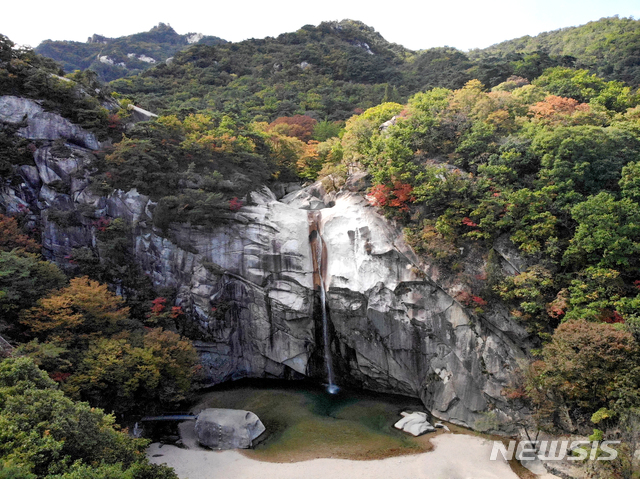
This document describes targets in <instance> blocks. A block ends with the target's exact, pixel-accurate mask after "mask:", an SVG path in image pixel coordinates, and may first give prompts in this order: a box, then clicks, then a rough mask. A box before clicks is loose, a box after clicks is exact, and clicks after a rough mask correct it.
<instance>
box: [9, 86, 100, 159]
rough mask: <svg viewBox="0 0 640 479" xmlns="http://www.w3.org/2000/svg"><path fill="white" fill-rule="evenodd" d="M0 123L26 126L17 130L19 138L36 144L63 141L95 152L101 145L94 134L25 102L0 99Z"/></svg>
mask: <svg viewBox="0 0 640 479" xmlns="http://www.w3.org/2000/svg"><path fill="white" fill-rule="evenodd" d="M0 121H2V122H4V123H9V124H14V125H19V124H20V123H22V122H26V126H24V127H23V128H20V130H18V135H20V136H22V137H24V138H29V139H38V140H59V139H65V140H68V141H70V142H72V143H74V144H76V145H79V146H82V147H85V148H89V149H92V150H97V149H99V148H100V142H98V140H97V138H96V137H95V135H94V134H93V133H89V132H88V131H85V130H83V129H82V128H80V127H79V126H77V125H74V124H73V123H71V122H70V121H69V120H67V119H66V118H63V117H61V116H60V115H58V114H56V113H51V112H48V111H45V110H44V108H42V106H41V105H40V104H39V103H38V102H36V101H34V100H29V99H27V98H20V97H16V96H9V95H7V96H0Z"/></svg>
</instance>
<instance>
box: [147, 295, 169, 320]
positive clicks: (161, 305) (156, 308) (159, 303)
mask: <svg viewBox="0 0 640 479" xmlns="http://www.w3.org/2000/svg"><path fill="white" fill-rule="evenodd" d="M151 303H152V304H153V306H151V313H152V314H156V315H157V314H160V313H162V312H163V311H164V309H165V308H166V303H167V299H166V298H163V297H162V296H160V297H158V298H156V299H154V300H153V301H151Z"/></svg>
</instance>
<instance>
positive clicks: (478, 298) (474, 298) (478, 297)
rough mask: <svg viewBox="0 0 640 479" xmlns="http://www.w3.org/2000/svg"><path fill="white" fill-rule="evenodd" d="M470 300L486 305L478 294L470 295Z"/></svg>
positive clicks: (479, 304)
mask: <svg viewBox="0 0 640 479" xmlns="http://www.w3.org/2000/svg"><path fill="white" fill-rule="evenodd" d="M471 300H472V301H473V302H474V303H476V304H477V305H478V306H486V305H487V302H486V301H485V300H484V299H482V298H481V297H480V296H472V297H471Z"/></svg>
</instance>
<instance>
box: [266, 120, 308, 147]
mask: <svg viewBox="0 0 640 479" xmlns="http://www.w3.org/2000/svg"><path fill="white" fill-rule="evenodd" d="M317 123H318V122H317V121H316V120H314V119H313V118H311V117H310V116H306V115H294V116H281V117H280V118H276V119H275V120H274V121H272V122H271V123H269V131H271V130H276V131H277V132H278V133H280V134H283V135H287V136H293V137H295V138H298V139H299V140H302V141H304V142H307V141H309V140H310V139H311V137H312V136H313V129H314V127H315V126H316V124H317Z"/></svg>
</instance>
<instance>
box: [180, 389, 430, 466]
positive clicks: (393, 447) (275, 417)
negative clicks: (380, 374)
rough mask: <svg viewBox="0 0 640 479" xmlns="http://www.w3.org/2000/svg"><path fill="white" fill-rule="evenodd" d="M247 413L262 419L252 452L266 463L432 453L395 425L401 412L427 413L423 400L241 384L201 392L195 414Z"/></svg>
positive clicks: (424, 444) (428, 445)
mask: <svg viewBox="0 0 640 479" xmlns="http://www.w3.org/2000/svg"><path fill="white" fill-rule="evenodd" d="M210 407H214V408H232V409H246V410H248V411H252V412H254V413H256V414H257V415H258V417H259V418H260V420H261V421H262V422H263V424H264V425H265V427H266V429H267V430H266V432H265V433H264V434H263V435H262V436H261V437H260V438H259V439H258V440H257V441H256V444H255V446H254V449H253V450H252V451H249V452H248V454H249V455H252V456H254V457H256V458H257V459H258V458H259V459H262V460H273V461H290V460H294V461H295V460H304V459H309V458H315V457H341V458H349V459H374V458H380V457H389V456H395V455H402V454H411V453H417V452H423V451H425V450H429V449H430V444H429V442H428V440H426V439H425V438H424V437H421V438H413V437H411V436H409V435H407V434H406V433H403V432H400V431H398V430H396V429H395V428H394V427H393V424H394V423H395V422H396V421H398V420H399V419H400V417H401V416H400V413H401V412H402V411H424V407H423V406H422V404H421V402H420V401H419V400H418V399H413V398H407V397H404V396H394V395H385V394H376V393H368V392H364V391H353V390H349V389H340V391H339V393H338V394H329V393H328V392H327V391H326V389H325V388H324V387H322V386H315V385H312V384H307V383H302V382H281V381H245V380H243V381H237V382H234V383H230V384H227V385H225V386H222V387H216V388H213V389H210V390H208V391H207V392H204V393H202V394H201V395H200V396H199V397H198V399H197V403H196V405H195V406H194V407H193V409H192V411H193V412H194V413H198V412H199V411H200V410H202V409H205V408H210Z"/></svg>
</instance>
